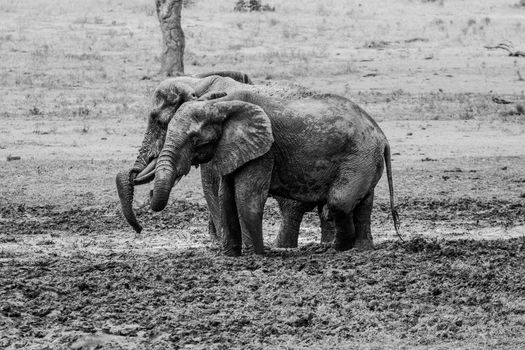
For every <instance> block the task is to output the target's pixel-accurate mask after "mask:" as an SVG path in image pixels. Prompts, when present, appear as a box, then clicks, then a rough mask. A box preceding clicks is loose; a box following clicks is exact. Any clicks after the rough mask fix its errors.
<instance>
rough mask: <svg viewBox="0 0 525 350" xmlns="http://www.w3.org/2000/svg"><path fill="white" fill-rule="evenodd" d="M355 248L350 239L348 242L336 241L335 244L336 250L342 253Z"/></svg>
mask: <svg viewBox="0 0 525 350" xmlns="http://www.w3.org/2000/svg"><path fill="white" fill-rule="evenodd" d="M353 247H354V242H353V241H352V240H350V239H348V240H341V241H337V240H336V241H335V242H334V249H335V250H337V251H340V252H344V251H346V250H350V249H352V248H353Z"/></svg>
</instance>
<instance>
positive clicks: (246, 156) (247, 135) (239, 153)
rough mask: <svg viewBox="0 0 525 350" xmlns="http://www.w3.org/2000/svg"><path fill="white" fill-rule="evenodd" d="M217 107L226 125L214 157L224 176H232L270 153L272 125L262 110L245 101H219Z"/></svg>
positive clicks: (215, 164) (219, 116)
mask: <svg viewBox="0 0 525 350" xmlns="http://www.w3.org/2000/svg"><path fill="white" fill-rule="evenodd" d="M214 106H215V107H217V109H218V111H219V115H218V118H219V119H220V120H221V121H222V126H223V127H222V137H221V140H220V141H219V144H218V146H217V149H216V151H215V156H214V158H213V163H214V166H215V168H216V169H217V171H218V172H219V173H220V174H221V175H226V174H230V173H232V172H233V171H235V170H236V169H237V168H239V167H241V166H242V165H243V164H245V163H247V162H249V161H250V160H253V159H256V158H259V157H260V156H262V155H263V154H265V153H266V152H268V151H269V150H270V147H271V146H272V144H273V141H274V140H273V134H272V125H271V122H270V118H268V116H267V115H266V113H265V112H264V111H263V109H262V108H261V107H259V106H257V105H254V104H251V103H247V102H242V101H227V102H217V103H215V104H214Z"/></svg>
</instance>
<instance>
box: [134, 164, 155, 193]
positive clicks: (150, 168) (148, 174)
mask: <svg viewBox="0 0 525 350" xmlns="http://www.w3.org/2000/svg"><path fill="white" fill-rule="evenodd" d="M156 165H157V158H154V159H153V160H152V161H151V162H150V163H149V164H148V165H147V166H146V167H145V168H144V170H142V171H141V172H140V173H138V174H137V176H136V177H135V180H133V184H134V185H135V186H137V185H142V184H145V183H148V182H151V180H153V178H155V166H156Z"/></svg>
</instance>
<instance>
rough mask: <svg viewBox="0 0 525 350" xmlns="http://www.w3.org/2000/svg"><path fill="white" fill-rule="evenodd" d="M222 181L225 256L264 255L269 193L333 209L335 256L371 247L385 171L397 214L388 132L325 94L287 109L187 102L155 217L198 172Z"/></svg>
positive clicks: (237, 95)
mask: <svg viewBox="0 0 525 350" xmlns="http://www.w3.org/2000/svg"><path fill="white" fill-rule="evenodd" d="M204 163H206V166H207V167H210V168H212V169H214V172H215V173H217V174H219V175H220V190H219V200H220V203H219V207H220V213H221V219H222V220H221V223H222V225H223V227H222V229H223V237H222V243H223V252H224V254H225V255H228V256H238V255H240V254H241V250H242V246H243V245H244V246H245V247H251V249H253V251H254V252H255V253H257V254H263V253H264V246H263V234H262V215H263V209H264V205H265V202H266V199H267V196H268V194H271V195H275V196H279V197H283V198H287V199H291V200H294V201H298V202H300V203H308V204H310V205H312V206H315V205H319V206H322V205H326V206H327V208H328V210H329V212H330V214H331V216H332V217H333V219H334V225H335V240H334V247H335V248H336V249H337V250H347V249H350V248H352V247H359V248H371V247H372V234H371V229H370V221H371V212H372V203H373V197H374V188H375V186H376V184H377V182H378V181H379V179H380V178H381V176H382V173H383V169H384V167H385V165H386V170H387V179H388V185H389V191H390V206H391V211H392V216H393V219H394V226H395V228H396V231H397V227H398V218H397V212H396V211H395V208H394V198H393V182H392V172H391V161H390V147H389V144H388V141H387V139H386V137H385V135H384V134H383V132H382V130H381V129H380V128H379V126H378V125H377V124H376V123H375V121H374V120H373V119H372V118H371V117H370V116H369V115H368V114H367V113H366V112H364V111H363V110H362V109H361V108H360V107H358V106H357V105H356V104H354V103H352V102H351V101H349V100H348V99H346V98H343V97H340V96H336V95H331V94H323V95H317V96H311V97H308V98H302V99H297V100H291V101H287V102H286V103H284V104H283V103H281V102H279V101H277V100H275V99H272V98H268V97H264V96H261V95H259V94H257V93H254V92H253V91H239V90H237V91H234V92H232V93H229V94H228V95H227V96H224V97H222V98H219V99H216V100H211V101H196V102H188V103H186V104H184V105H183V106H181V108H179V110H178V111H177V112H176V114H175V116H174V117H173V118H172V119H171V121H170V122H169V125H168V131H167V135H166V138H165V142H164V146H163V148H162V150H161V152H160V155H159V157H158V161H157V162H156V166H155V170H154V171H155V182H154V188H153V194H152V199H151V209H152V210H153V211H161V210H163V209H164V207H165V206H166V204H167V202H168V199H169V195H170V192H171V189H172V188H173V186H175V185H176V183H177V182H178V181H179V180H180V179H181V178H182V176H184V175H186V174H188V172H189V170H190V167H191V165H198V164H204Z"/></svg>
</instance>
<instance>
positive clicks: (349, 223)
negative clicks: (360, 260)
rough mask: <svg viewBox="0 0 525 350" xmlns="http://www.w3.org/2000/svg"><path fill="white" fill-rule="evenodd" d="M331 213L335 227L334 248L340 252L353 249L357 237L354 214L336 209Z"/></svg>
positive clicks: (331, 210)
mask: <svg viewBox="0 0 525 350" xmlns="http://www.w3.org/2000/svg"><path fill="white" fill-rule="evenodd" d="M330 212H331V214H332V216H333V218H334V226H335V240H334V248H335V249H336V250H339V251H344V250H348V249H351V248H353V247H354V243H355V238H356V237H355V228H354V221H353V215H352V212H351V211H350V212H348V213H346V212H344V211H343V210H340V209H339V208H335V207H332V208H331V209H330Z"/></svg>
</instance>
